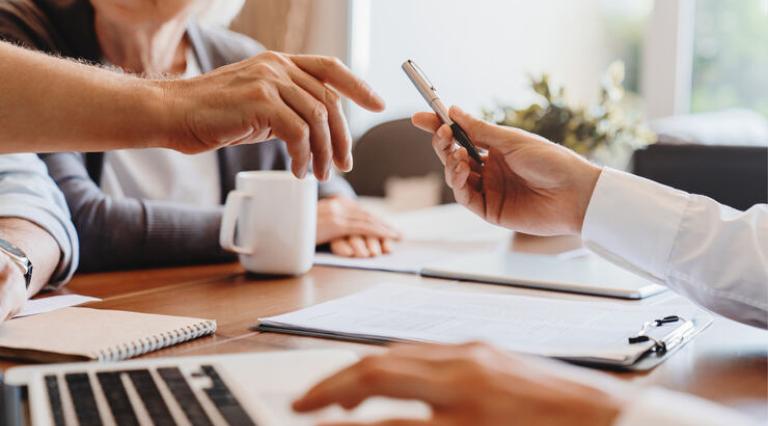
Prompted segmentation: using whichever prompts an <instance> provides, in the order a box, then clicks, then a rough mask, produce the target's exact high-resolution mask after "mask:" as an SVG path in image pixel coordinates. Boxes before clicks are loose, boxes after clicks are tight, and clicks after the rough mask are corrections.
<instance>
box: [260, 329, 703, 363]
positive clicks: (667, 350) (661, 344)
mask: <svg viewBox="0 0 768 426" xmlns="http://www.w3.org/2000/svg"><path fill="white" fill-rule="evenodd" d="M671 317H675V318H677V320H675V321H671ZM711 324H712V319H711V318H710V317H701V318H693V319H690V320H685V319H683V318H681V317H678V316H669V317H665V318H660V319H655V320H653V321H649V322H646V323H644V324H643V325H642V327H641V329H640V331H639V332H638V333H637V334H636V335H632V336H630V337H628V338H627V343H628V344H632V345H635V344H637V345H640V344H643V346H641V347H639V350H638V352H637V353H636V354H634V355H633V356H630V357H628V358H626V359H623V360H614V359H610V358H606V357H601V356H552V357H551V358H554V359H558V360H561V361H564V362H568V363H570V364H575V365H581V366H584V367H591V368H600V369H604V370H612V371H648V370H651V369H653V368H655V367H656V366H657V365H659V364H661V363H662V362H664V361H666V360H667V359H669V357H671V356H672V355H673V354H674V353H676V352H677V351H678V350H680V349H681V348H682V347H683V346H685V345H686V344H687V343H688V342H690V341H691V340H693V338H695V337H696V336H697V335H698V334H699V333H701V332H702V331H704V330H705V329H707V328H708V327H709V326H710V325H711ZM251 330H253V331H260V332H264V333H280V334H292V335H296V336H304V337H316V338H326V339H333V340H340V341H346V342H354V343H369V344H374V345H387V344H390V343H418V342H417V341H412V340H408V339H400V338H396V337H389V336H370V335H366V336H363V335H354V334H348V333H337V332H332V331H327V330H318V329H310V328H302V327H287V326H285V325H278V324H274V323H270V322H269V321H259V322H258V323H257V324H256V325H254V326H253V327H251ZM646 338H647V340H646ZM630 340H631V341H636V343H631V342H630Z"/></svg>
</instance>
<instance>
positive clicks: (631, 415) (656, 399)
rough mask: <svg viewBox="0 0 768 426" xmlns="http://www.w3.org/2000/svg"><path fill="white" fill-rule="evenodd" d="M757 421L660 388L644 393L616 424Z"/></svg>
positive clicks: (733, 425)
mask: <svg viewBox="0 0 768 426" xmlns="http://www.w3.org/2000/svg"><path fill="white" fill-rule="evenodd" d="M756 424H757V422H753V421H751V420H750V419H749V418H746V417H744V416H742V415H741V414H740V413H737V412H735V411H732V410H729V409H727V408H725V407H722V406H719V405H717V404H714V403H711V402H709V401H705V400H703V399H699V398H695V397H691V396H688V395H683V394H681V393H678V392H672V391H668V390H664V389H660V388H652V389H649V390H646V391H643V392H642V393H640V394H639V395H638V396H637V397H636V398H635V399H634V400H633V401H632V402H631V403H630V404H629V406H627V407H626V408H625V409H624V410H623V411H622V413H621V414H620V415H619V418H618V419H617V420H616V422H615V423H614V426H646V425H677V426H721V425H729V426H747V425H750V426H751V425H756Z"/></svg>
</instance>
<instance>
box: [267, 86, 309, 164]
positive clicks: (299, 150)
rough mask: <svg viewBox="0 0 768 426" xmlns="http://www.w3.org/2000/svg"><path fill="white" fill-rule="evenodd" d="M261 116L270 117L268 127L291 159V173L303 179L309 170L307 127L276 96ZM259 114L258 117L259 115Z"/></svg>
mask: <svg viewBox="0 0 768 426" xmlns="http://www.w3.org/2000/svg"><path fill="white" fill-rule="evenodd" d="M261 114H263V115H262V116H267V117H270V127H271V128H272V133H273V134H274V136H275V137H277V138H279V139H282V140H283V141H284V142H285V145H286V148H287V149H288V155H289V156H290V157H291V171H292V172H293V174H294V175H296V177H298V178H304V176H306V175H307V169H308V168H309V158H310V150H309V126H308V125H307V123H305V122H304V120H303V119H302V118H301V117H299V115H298V114H296V112H295V111H294V110H293V109H291V108H290V107H289V106H288V105H286V104H285V102H283V100H282V99H281V98H280V97H279V96H277V99H274V100H273V102H272V103H271V104H270V105H269V111H264V112H263V113H261ZM261 114H260V115H261Z"/></svg>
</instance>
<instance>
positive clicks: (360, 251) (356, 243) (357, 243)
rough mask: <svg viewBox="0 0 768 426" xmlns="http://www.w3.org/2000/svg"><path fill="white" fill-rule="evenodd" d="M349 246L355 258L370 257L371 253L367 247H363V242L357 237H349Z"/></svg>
mask: <svg viewBox="0 0 768 426" xmlns="http://www.w3.org/2000/svg"><path fill="white" fill-rule="evenodd" d="M349 244H350V245H351V246H352V251H353V252H354V256H355V257H371V253H370V252H368V247H367V246H366V245H365V240H363V238H362V237H359V236H357V235H354V236H351V237H349Z"/></svg>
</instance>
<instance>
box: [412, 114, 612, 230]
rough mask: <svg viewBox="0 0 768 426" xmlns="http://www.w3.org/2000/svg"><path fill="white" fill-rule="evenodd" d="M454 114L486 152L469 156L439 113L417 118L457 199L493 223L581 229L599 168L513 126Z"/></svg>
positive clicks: (457, 120) (515, 228)
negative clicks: (476, 158) (430, 135)
mask: <svg viewBox="0 0 768 426" xmlns="http://www.w3.org/2000/svg"><path fill="white" fill-rule="evenodd" d="M450 115H451V119H453V120H454V121H456V122H457V123H459V125H460V126H461V127H462V128H464V130H465V131H466V132H467V134H468V135H469V137H470V138H471V139H472V141H473V142H474V143H475V144H477V145H478V146H479V147H481V148H486V149H487V150H488V152H487V153H486V154H484V157H485V158H484V164H483V165H479V164H477V163H476V162H475V161H472V160H470V158H469V155H468V154H467V151H466V149H464V148H460V147H459V146H458V145H457V144H456V143H454V141H453V135H452V132H451V129H450V127H448V126H446V125H442V124H441V122H440V120H439V119H438V117H437V116H436V115H435V114H432V113H417V114H415V115H414V116H413V123H414V124H415V125H416V126H417V127H419V128H421V129H423V130H426V131H428V132H430V133H433V134H434V137H433V139H432V146H433V148H434V149H435V152H436V153H437V155H438V156H439V157H440V160H441V161H442V162H443V164H444V165H445V180H446V183H447V184H448V186H450V187H451V188H452V189H453V194H454V196H455V198H456V201H457V202H458V203H459V204H462V205H464V206H466V207H467V208H469V209H470V210H471V211H473V212H474V213H476V214H477V215H479V216H480V217H482V218H483V219H485V220H486V221H488V222H490V223H493V224H495V225H500V226H503V227H506V228H510V229H514V230H516V231H522V232H526V233H530V234H538V235H559V234H578V233H580V232H581V228H582V224H583V223H584V215H585V214H586V210H587V206H588V205H589V200H590V198H591V197H592V192H593V190H594V188H595V184H596V183H597V179H598V177H599V176H600V172H601V169H600V168H599V167H597V166H595V165H593V164H591V163H589V162H588V161H586V160H584V159H583V158H581V157H580V156H578V155H577V154H576V153H574V152H573V151H571V150H569V149H567V148H565V147H562V146H560V145H557V144H554V143H552V142H549V141H548V140H546V139H544V138H542V137H540V136H536V135H534V134H532V133H528V132H525V131H523V130H520V129H515V128H512V127H502V126H496V125H493V124H490V123H487V122H485V121H482V120H478V119H476V118H473V117H472V116H470V115H468V114H466V113H465V112H463V111H462V110H460V109H459V108H456V107H454V108H451V111H450Z"/></svg>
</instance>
